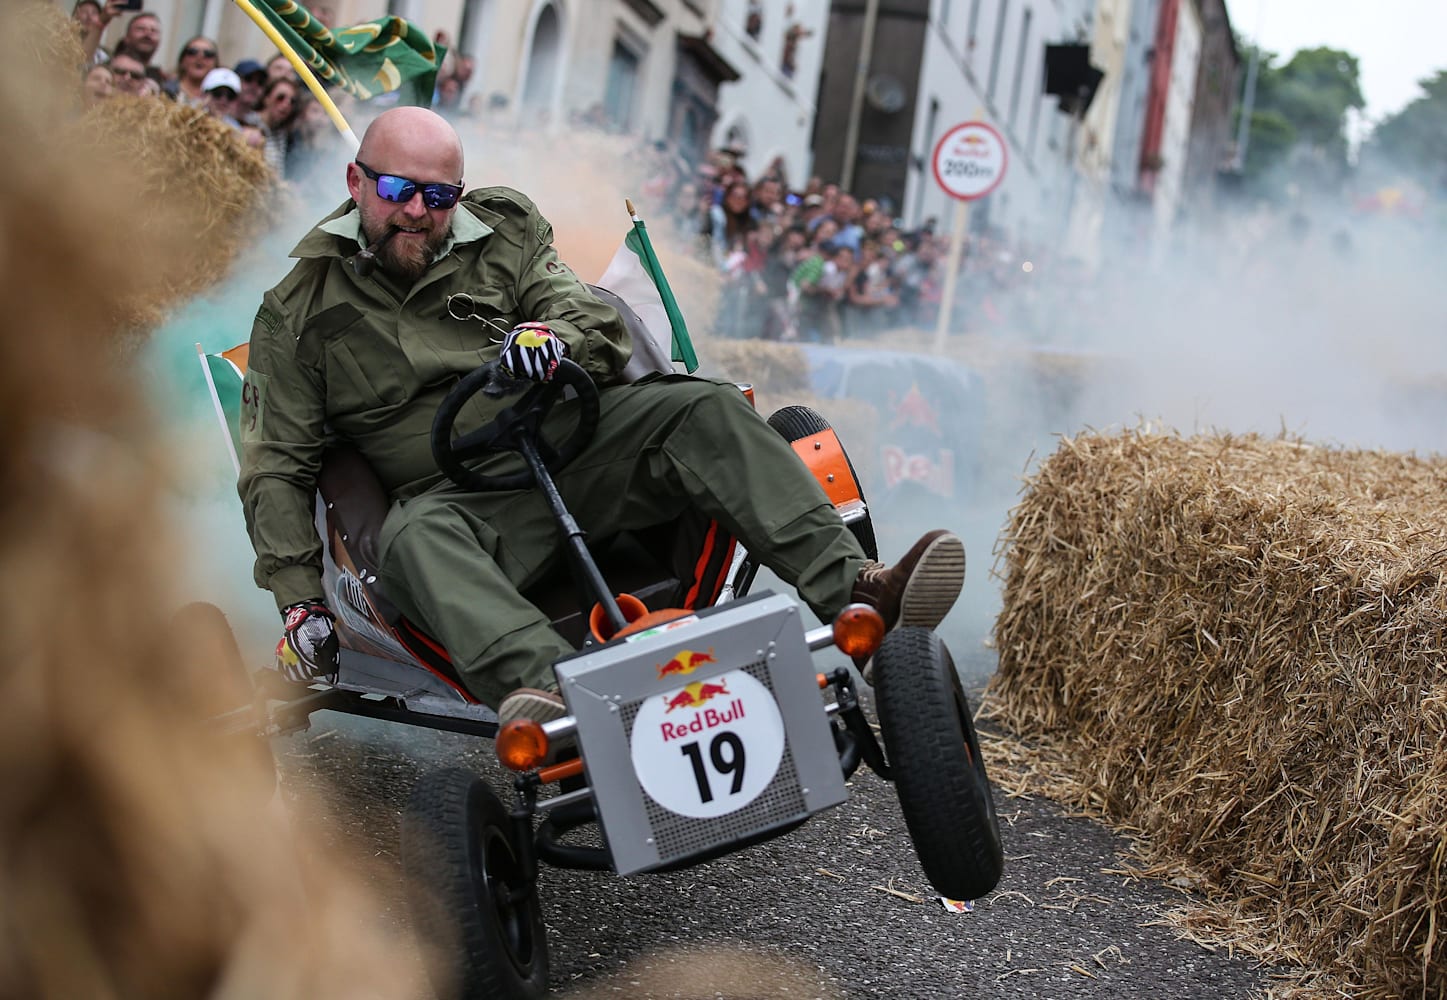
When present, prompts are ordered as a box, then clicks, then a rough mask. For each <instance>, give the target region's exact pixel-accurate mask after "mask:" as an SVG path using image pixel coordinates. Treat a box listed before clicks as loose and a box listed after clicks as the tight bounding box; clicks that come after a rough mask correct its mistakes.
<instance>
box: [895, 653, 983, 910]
mask: <svg viewBox="0 0 1447 1000" xmlns="http://www.w3.org/2000/svg"><path fill="white" fill-rule="evenodd" d="M874 695H875V703H876V706H877V709H878V712H879V726H880V729H881V730H882V732H883V735H884V747H885V751H886V752H887V754H888V756H889V767H890V772H891V775H892V777H893V778H894V784H895V790H896V792H897V793H898V794H899V807H900V811H901V812H902V813H903V814H904V822H905V825H906V826H908V827H909V835H910V838H911V839H912V840H913V841H914V849H915V853H916V854H918V855H919V863H920V866H921V867H922V868H924V873H925V875H926V876H928V877H929V880H930V882H931V883H932V884H933V885H934V887H935V888H936V889H937V890H939V892H940V894H941V895H943V896H946V897H948V898H950V899H979V898H980V897H981V896H984V895H985V894H987V893H988V892H990V891H991V890H992V889H994V888H995V886H996V885H998V884H999V882H1000V875H1001V873H1002V872H1003V871H1004V868H1005V854H1004V849H1003V847H1002V845H1001V843H1000V822H999V820H998V819H997V818H996V816H995V802H994V799H993V798H992V797H991V795H990V779H989V777H988V776H987V775H986V774H985V761H984V758H983V757H981V756H980V743H979V739H978V737H977V736H976V735H975V722H974V719H973V718H972V717H971V713H970V702H969V699H968V698H966V697H965V690H964V688H963V687H962V686H961V684H960V676H959V674H958V673H956V671H955V663H954V660H953V659H952V658H951V657H950V652H949V650H948V649H947V648H946V647H945V644H944V642H943V641H942V640H941V639H940V637H939V636H938V635H936V634H935V633H934V632H933V631H932V630H930V629H924V628H897V629H895V630H894V631H893V632H890V633H889V635H887V636H885V637H884V643H883V644H882V645H881V646H880V647H879V652H877V653H875V654H874Z"/></svg>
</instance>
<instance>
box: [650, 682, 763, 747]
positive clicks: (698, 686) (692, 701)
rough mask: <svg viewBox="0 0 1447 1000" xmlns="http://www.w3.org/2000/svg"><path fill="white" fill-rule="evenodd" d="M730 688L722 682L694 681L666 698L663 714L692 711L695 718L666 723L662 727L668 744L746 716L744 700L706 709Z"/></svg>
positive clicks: (689, 717)
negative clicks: (684, 710) (675, 711)
mask: <svg viewBox="0 0 1447 1000" xmlns="http://www.w3.org/2000/svg"><path fill="white" fill-rule="evenodd" d="M728 693H729V689H728V687H727V685H725V684H724V682H723V681H694V682H693V683H692V684H689V685H687V686H686V687H684V688H683V689H682V690H680V691H676V692H675V693H673V694H670V695H664V706H665V709H664V712H665V714H667V713H669V712H672V711H673V710H674V709H676V708H682V709H693V710H694V712H693V715H692V716H688V717H680V718H679V720H678V721H677V722H665V723H662V725H661V726H660V728H659V731H660V733H661V734H662V736H663V739H664V740H665V741H667V740H676V739H678V738H679V737H681V736H687V735H688V734H689V733H702V732H706V731H707V730H710V729H713V728H714V727H716V726H723V725H727V724H728V723H730V722H736V721H737V720H739V719H742V718H743V717H744V702H743V699H742V698H732V699H731V700H730V701H729V703H728V704H727V705H723V706H718V705H714V706H709V707H705V706H706V705H707V703H708V702H710V701H712V700H713V699H714V698H717V697H718V696H719V695H727V694H728Z"/></svg>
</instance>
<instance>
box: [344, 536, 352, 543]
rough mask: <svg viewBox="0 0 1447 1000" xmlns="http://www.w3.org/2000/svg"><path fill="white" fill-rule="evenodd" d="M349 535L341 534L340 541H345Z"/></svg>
mask: <svg viewBox="0 0 1447 1000" xmlns="http://www.w3.org/2000/svg"><path fill="white" fill-rule="evenodd" d="M350 537H351V536H350V535H343V536H342V541H344V542H345V541H346V540H347V539H348V538H350Z"/></svg>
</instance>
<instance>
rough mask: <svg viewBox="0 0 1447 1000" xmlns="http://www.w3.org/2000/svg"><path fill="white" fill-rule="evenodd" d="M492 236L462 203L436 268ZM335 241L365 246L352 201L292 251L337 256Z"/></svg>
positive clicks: (347, 202) (293, 253) (308, 255)
mask: <svg viewBox="0 0 1447 1000" xmlns="http://www.w3.org/2000/svg"><path fill="white" fill-rule="evenodd" d="M491 233H492V227H491V226H489V225H488V224H487V223H486V222H483V221H482V220H481V219H479V218H478V217H477V216H476V215H474V214H473V213H472V211H471V209H470V208H469V206H467V205H466V203H461V202H459V204H458V210H457V211H456V212H453V213H452V230H451V232H450V233H449V234H448V238H447V242H445V243H444V244H443V245H442V246H441V247H440V248H439V249H438V251H437V256H436V257H435V258H434V259H433V264H434V265H435V264H436V263H437V262H438V261H440V260H443V259H444V258H446V257H447V256H448V255H449V254H450V253H452V251H453V250H454V249H455V248H456V247H459V246H463V245H464V244H467V243H475V242H477V241H478V240H480V239H482V238H484V237H486V236H488V235H490V234H491ZM333 237H340V238H341V239H343V240H347V241H350V242H351V243H352V244H354V245H355V246H357V247H359V248H360V247H362V246H364V245H365V244H363V243H362V215H361V212H360V211H358V209H357V203H356V202H354V201H352V200H351V199H350V198H348V199H347V200H346V201H345V202H343V203H342V205H341V207H339V208H338V209H337V210H336V211H334V212H333V213H332V214H331V215H329V216H327V217H326V218H325V219H323V220H322V221H321V222H320V223H318V224H317V226H316V227H315V228H314V229H312V231H311V232H309V233H307V234H306V236H304V237H303V238H302V240H301V242H300V243H298V244H297V245H296V246H295V247H294V248H293V249H292V251H291V256H293V257H300V258H308V257H331V256H336V255H337V252H338V247H337V242H336V240H335V239H333ZM342 256H348V257H349V256H351V254H350V253H346V252H343V253H342Z"/></svg>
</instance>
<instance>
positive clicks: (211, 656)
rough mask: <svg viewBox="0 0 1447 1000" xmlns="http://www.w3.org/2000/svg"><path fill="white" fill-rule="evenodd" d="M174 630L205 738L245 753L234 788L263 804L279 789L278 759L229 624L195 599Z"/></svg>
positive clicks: (216, 610)
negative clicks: (266, 733)
mask: <svg viewBox="0 0 1447 1000" xmlns="http://www.w3.org/2000/svg"><path fill="white" fill-rule="evenodd" d="M171 632H172V635H173V636H175V637H176V642H175V644H174V646H175V649H176V650H177V656H178V657H180V658H181V660H182V662H181V663H180V664H179V667H180V669H181V670H184V671H186V672H187V673H188V674H189V675H190V680H191V681H192V682H193V687H192V691H193V692H194V693H195V695H196V697H197V699H198V700H199V702H200V709H201V711H200V717H201V723H200V725H201V731H202V734H203V735H204V736H205V738H207V739H212V740H215V741H216V742H217V744H218V746H219V747H220V748H221V749H222V750H223V751H225V752H239V753H240V754H242V755H243V759H242V760H241V761H238V762H237V763H238V764H239V765H241V766H243V767H244V772H243V771H240V770H238V771H233V773H232V781H233V784H235V785H236V787H237V788H238V789H244V791H245V794H246V795H248V796H249V797H251V798H252V799H254V800H255V801H258V802H265V801H266V800H267V799H269V798H270V797H271V795H272V793H273V792H274V791H275V790H276V757H275V756H274V755H273V754H272V752H271V742H270V740H268V739H267V738H266V735H265V731H264V729H263V727H262V725H261V720H262V719H263V718H264V710H263V709H262V708H261V705H260V702H259V700H258V699H257V697H256V692H255V688H254V686H253V684H252V681H251V673H250V671H248V670H247V669H246V664H245V662H244V661H243V660H242V659H241V649H240V647H238V646H237V644H236V635H235V633H233V632H232V631H231V623H230V622H228V621H227V620H226V615H225V614H224V613H223V612H222V611H221V609H220V608H218V607H217V606H216V605H214V604H207V603H206V602H204V601H194V602H192V603H190V604H186V605H183V606H182V607H181V608H180V609H179V610H178V611H177V612H176V613H175V614H174V615H173V616H172V617H171ZM252 762H254V764H255V766H254V767H252V766H251V764H252Z"/></svg>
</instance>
